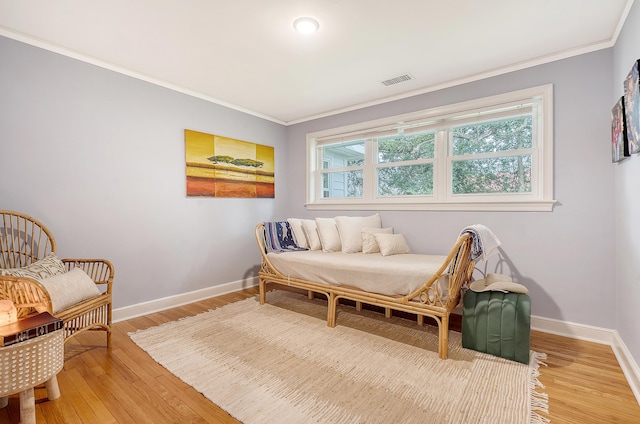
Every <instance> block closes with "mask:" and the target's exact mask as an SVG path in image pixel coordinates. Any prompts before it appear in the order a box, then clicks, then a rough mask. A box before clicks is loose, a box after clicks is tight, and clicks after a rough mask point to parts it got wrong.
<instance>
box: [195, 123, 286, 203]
mask: <svg viewBox="0 0 640 424" xmlns="http://www.w3.org/2000/svg"><path fill="white" fill-rule="evenodd" d="M184 142H185V157H186V175H187V196H189V197H191V196H200V197H203V196H204V197H235V198H238V197H241V198H274V197H275V175H274V148H273V147H272V146H264V145H261V144H255V143H250V142H248V141H242V140H236V139H233V138H228V137H223V136H219V135H213V134H207V133H202V132H198V131H192V130H185V131H184Z"/></svg>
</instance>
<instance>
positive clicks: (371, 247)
mask: <svg viewBox="0 0 640 424" xmlns="http://www.w3.org/2000/svg"><path fill="white" fill-rule="evenodd" d="M361 233H362V251H363V252H364V253H379V252H380V248H379V247H378V242H377V241H376V238H375V237H374V234H393V227H389V228H363V229H362V232H361Z"/></svg>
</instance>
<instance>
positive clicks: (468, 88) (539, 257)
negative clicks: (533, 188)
mask: <svg viewBox="0 0 640 424" xmlns="http://www.w3.org/2000/svg"><path fill="white" fill-rule="evenodd" d="M612 55H613V53H612V50H611V49H608V50H602V51H598V52H595V53H591V54H585V55H581V56H577V57H573V58H569V59H565V60H562V61H558V62H554V63H550V64H546V65H542V66H536V67H534V68H529V69H526V70H522V71H518V72H513V73H509V74H505V75H502V76H497V77H494V78H489V79H485V80H482V81H478V82H474V83H470V84H465V85H461V86H457V87H453V88H449V89H445V90H441V91H437V92H433V93H427V94H424V95H419V96H415V97H412V98H408V99H404V100H399V101H395V102H392V103H387V104H383V105H378V106H375V107H370V108H367V109H362V110H358V111H354V112H349V113H344V114H341V115H338V116H333V117H327V118H323V119H318V120H315V121H311V122H306V123H301V124H298V125H295V126H292V127H290V128H289V134H288V135H289V150H290V152H289V155H290V162H289V166H290V180H291V183H290V184H289V189H290V190H291V202H290V209H289V210H288V214H289V215H291V216H302V217H311V216H334V215H340V214H353V215H355V214H363V215H364V214H368V213H371V212H367V211H360V212H352V211H349V212H347V211H332V212H327V211H322V212H317V213H314V212H313V211H306V210H305V208H304V207H303V203H304V201H305V186H304V184H305V178H304V175H305V163H304V158H305V146H306V141H305V136H306V134H307V133H309V132H313V131H318V130H323V129H327V128H332V127H338V126H341V125H347V124H352V123H356V122H361V121H367V120H371V119H376V118H381V117H385V116H390V115H396V114H400V113H407V112H413V111H417V110H421V109H428V108H432V107H435V106H441V105H447V104H451V103H456V102H460V101H464V100H470V99H475V98H479V97H484V96H490V95H495V94H499V93H503V92H508V91H513V90H518V89H523V88H528V87H533V86H537V85H542V84H548V83H552V84H553V85H554V124H555V131H554V136H555V183H554V193H555V198H556V199H557V200H558V202H559V203H558V204H557V205H556V206H555V208H554V210H553V212H437V211H436V212H434V211H422V212H416V211H413V212H402V211H383V212H381V213H380V215H381V216H382V221H383V225H385V226H394V227H395V229H396V232H402V233H404V234H405V235H406V236H407V239H408V242H409V245H410V246H411V247H412V248H413V250H414V251H416V252H424V253H429V252H433V253H441V252H446V251H447V249H448V248H449V247H450V246H451V245H452V244H453V242H454V241H455V238H456V236H457V235H458V233H459V232H460V230H461V229H462V228H463V227H465V226H466V225H470V224H476V223H482V224H485V225H487V226H488V227H489V228H491V229H492V230H493V231H494V232H495V233H496V235H497V236H498V237H499V238H500V239H501V241H502V242H503V254H502V256H503V259H502V261H501V262H500V263H497V261H496V259H497V258H494V259H492V261H490V263H489V266H488V268H487V269H488V270H489V271H495V270H498V271H500V272H505V273H510V274H513V275H514V277H515V279H517V280H518V281H520V282H522V283H523V284H525V285H526V286H527V287H528V288H529V289H530V291H531V295H532V308H533V313H534V314H536V315H539V316H543V317H548V318H556V319H560V320H566V321H572V322H577V323H582V324H590V325H594V326H599V327H605V328H614V326H615V319H614V311H615V296H613V293H614V281H615V267H614V266H615V254H614V247H615V244H614V228H615V227H614V222H613V220H612V216H613V213H614V202H613V201H614V196H613V191H612V187H613V167H612V165H611V152H610V145H609V139H610V125H611V124H610V118H609V116H610V110H611V106H612V103H611V79H612V66H611V63H612ZM480 268H481V269H484V266H483V265H481V266H480ZM594 311H599V312H598V313H594Z"/></svg>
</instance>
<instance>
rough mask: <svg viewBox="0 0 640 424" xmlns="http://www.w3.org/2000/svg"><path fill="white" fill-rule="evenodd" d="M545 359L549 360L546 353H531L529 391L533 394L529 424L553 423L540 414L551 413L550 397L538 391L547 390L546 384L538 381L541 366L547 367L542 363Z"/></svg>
mask: <svg viewBox="0 0 640 424" xmlns="http://www.w3.org/2000/svg"><path fill="white" fill-rule="evenodd" d="M545 359H547V354H546V353H540V352H534V351H531V361H530V368H531V374H530V376H529V391H530V393H531V397H530V405H529V424H548V423H550V422H551V420H550V419H549V418H546V417H543V416H542V415H540V414H539V413H538V412H542V413H545V414H548V413H549V395H547V394H546V393H540V392H538V391H537V389H544V388H545V387H544V384H542V383H541V382H540V380H539V379H538V377H540V369H539V368H540V365H544V366H545V367H546V366H547V364H546V363H545V362H542V361H543V360H545Z"/></svg>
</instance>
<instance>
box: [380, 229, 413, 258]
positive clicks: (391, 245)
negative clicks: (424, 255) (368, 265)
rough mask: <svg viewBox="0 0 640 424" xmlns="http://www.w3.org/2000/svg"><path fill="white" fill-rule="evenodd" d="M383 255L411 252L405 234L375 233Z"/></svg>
mask: <svg viewBox="0 0 640 424" xmlns="http://www.w3.org/2000/svg"><path fill="white" fill-rule="evenodd" d="M373 237H375V239H376V242H377V243H378V247H379V248H380V253H381V254H382V256H389V255H398V254H401V253H411V249H409V245H408V244H407V239H405V238H404V234H374V235H373Z"/></svg>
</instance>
